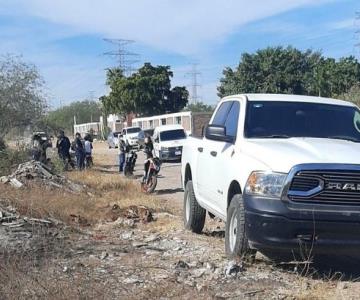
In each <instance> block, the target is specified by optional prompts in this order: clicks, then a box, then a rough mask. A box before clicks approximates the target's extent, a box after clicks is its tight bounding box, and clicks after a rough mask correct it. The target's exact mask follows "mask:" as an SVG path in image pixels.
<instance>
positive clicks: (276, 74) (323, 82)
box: [218, 47, 360, 98]
mask: <svg viewBox="0 0 360 300" xmlns="http://www.w3.org/2000/svg"><path fill="white" fill-rule="evenodd" d="M359 82H360V63H359V62H358V60H357V59H356V58H355V57H354V56H349V57H343V58H340V59H339V60H335V59H334V58H326V57H324V56H323V55H322V54H321V53H320V52H318V51H312V50H306V51H301V50H298V49H295V48H293V47H287V48H283V47H269V48H266V49H261V50H258V51H256V52H255V53H253V54H251V53H244V54H242V56H241V59H240V62H239V65H238V66H237V67H236V68H234V69H233V68H230V67H227V68H225V69H224V71H223V77H222V78H221V79H220V86H219V87H218V95H219V97H223V96H227V95H231V94H240V93H278V94H297V95H312V96H322V97H333V98H337V97H343V95H344V94H345V93H347V92H348V91H350V89H351V88H352V87H353V86H355V85H356V84H358V83H359Z"/></svg>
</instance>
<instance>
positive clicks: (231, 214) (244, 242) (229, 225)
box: [225, 195, 256, 258]
mask: <svg viewBox="0 0 360 300" xmlns="http://www.w3.org/2000/svg"><path fill="white" fill-rule="evenodd" d="M225 252H226V255H227V256H228V257H230V258H235V257H251V256H254V255H255V253H256V250H253V249H250V247H249V242H248V239H247V236H246V218H245V209H244V203H243V199H242V196H241V195H235V196H234V197H233V198H232V200H231V203H230V205H229V208H228V211H227V219H226V229H225Z"/></svg>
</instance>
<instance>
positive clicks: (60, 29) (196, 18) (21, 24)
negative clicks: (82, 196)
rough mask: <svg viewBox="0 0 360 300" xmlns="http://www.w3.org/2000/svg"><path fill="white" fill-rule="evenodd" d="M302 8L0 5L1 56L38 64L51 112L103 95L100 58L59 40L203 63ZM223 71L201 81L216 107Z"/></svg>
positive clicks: (148, 1)
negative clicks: (120, 45)
mask: <svg viewBox="0 0 360 300" xmlns="http://www.w3.org/2000/svg"><path fill="white" fill-rule="evenodd" d="M329 1H334V0H318V1H316V5H319V4H322V3H324V2H329ZM269 2H271V3H269ZM306 5H314V1H313V0H276V1H269V0H252V1H248V0H177V1H176V0H131V1H130V0H129V1H125V0H101V1H96V0H12V1H6V0H0V15H2V16H6V17H7V18H13V20H14V21H13V22H10V24H7V23H6V22H5V23H3V24H1V22H0V38H1V39H2V43H1V44H0V52H15V53H23V54H24V56H25V59H26V60H30V61H32V62H34V63H35V64H36V65H38V66H39V67H40V71H41V73H42V74H43V76H44V77H45V80H46V82H47V85H48V88H49V95H50V96H51V98H52V99H55V100H53V102H52V104H53V105H54V106H56V105H58V101H59V99H61V100H62V101H64V102H66V101H69V100H78V99H81V98H85V97H87V96H88V95H89V91H90V90H95V91H96V92H95V93H96V95H97V96H100V95H101V94H102V93H104V92H105V90H106V87H105V86H104V80H105V72H104V70H103V68H104V67H105V66H104V59H103V58H99V57H97V58H94V57H91V56H89V55H84V56H81V55H79V54H75V53H72V52H70V51H68V52H67V50H64V49H63V48H61V46H59V45H60V44H61V40H63V39H66V38H68V37H74V36H75V37H76V36H80V35H82V34H88V35H91V36H93V35H94V34H95V35H98V36H99V37H109V38H127V39H134V40H136V41H137V42H138V43H137V45H139V44H140V45H145V46H149V47H153V48H155V49H158V50H160V51H167V52H173V53H177V54H182V55H186V56H192V57H194V58H195V59H201V60H204V58H205V57H207V56H208V55H210V56H211V54H209V52H210V51H208V49H210V48H211V46H212V45H218V44H219V43H221V42H224V41H225V40H226V39H227V38H228V37H229V36H230V35H231V34H232V33H234V32H236V30H238V29H239V27H241V26H243V25H245V24H248V23H250V22H254V21H257V20H260V19H263V18H266V17H270V16H274V15H276V14H279V13H282V12H285V11H288V10H291V9H295V8H298V7H302V6H306ZM254 26H255V27H254V28H255V29H256V28H257V27H256V24H254ZM297 26H299V25H296V26H295V25H291V26H290V24H283V23H281V22H280V21H279V22H276V21H273V22H272V23H271V24H269V23H268V24H267V25H265V26H264V27H258V29H260V30H263V31H278V30H280V31H282V32H283V33H290V31H291V32H292V31H298V30H301V29H302V28H299V27H297ZM59 41H60V42H59ZM54 42H56V43H54ZM160 53H161V52H160ZM207 59H209V60H210V63H214V62H211V57H207ZM202 62H204V61H202ZM159 63H162V62H159ZM216 63H220V62H218V61H217V62H216ZM172 69H173V71H174V74H175V75H176V77H175V78H174V81H173V83H174V84H181V85H187V86H188V85H189V83H190V78H186V77H184V74H185V73H186V71H185V70H188V69H189V67H188V66H178V67H177V68H172ZM221 69H222V66H220V65H219V66H217V67H216V68H215V69H214V70H212V71H208V72H207V73H212V74H215V73H216V74H217V73H219V74H217V75H216V74H215V75H212V76H211V78H200V82H201V83H202V87H201V88H200V89H199V95H200V96H201V97H202V99H203V100H204V101H205V102H208V103H214V102H216V101H217V96H216V86H217V84H218V81H217V79H218V78H216V77H217V76H220V73H221ZM204 73H206V72H204Z"/></svg>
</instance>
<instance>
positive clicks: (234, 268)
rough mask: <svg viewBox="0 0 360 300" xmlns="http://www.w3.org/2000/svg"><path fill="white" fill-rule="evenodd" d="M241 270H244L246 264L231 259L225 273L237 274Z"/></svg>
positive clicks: (227, 274) (228, 274)
mask: <svg viewBox="0 0 360 300" xmlns="http://www.w3.org/2000/svg"><path fill="white" fill-rule="evenodd" d="M241 271H244V266H243V265H242V264H238V263H237V262H236V261H234V260H232V261H229V263H228V264H227V266H226V267H225V269H224V273H225V275H226V276H236V275H237V274H238V273H239V272H241Z"/></svg>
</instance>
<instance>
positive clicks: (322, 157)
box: [181, 94, 360, 257]
mask: <svg viewBox="0 0 360 300" xmlns="http://www.w3.org/2000/svg"><path fill="white" fill-rule="evenodd" d="M181 173H182V174H181V175H182V184H183V187H184V190H185V193H184V224H185V227H186V228H187V229H189V230H192V231H193V232H196V233H200V232H201V231H202V229H203V227H204V222H205V217H206V212H207V211H208V212H209V215H211V216H213V215H215V216H217V217H219V218H221V219H222V220H224V221H225V222H226V230H225V251H226V253H227V255H228V256H229V257H236V256H243V255H248V254H253V253H254V252H255V251H256V250H270V251H275V252H283V251H285V252H291V251H295V252H297V251H300V250H301V249H300V248H304V247H308V248H309V249H312V250H313V251H314V253H315V252H318V253H321V252H327V253H329V252H331V251H336V252H339V251H346V252H347V253H349V252H352V251H357V252H358V251H359V250H360V111H359V109H358V108H357V107H356V106H355V105H354V104H352V103H349V102H345V101H341V100H334V99H328V98H319V97H307V96H296V95H272V94H244V95H235V96H229V97H226V98H224V99H222V100H221V102H220V103H219V104H218V106H217V108H216V110H215V112H214V114H213V116H212V118H211V120H210V123H209V125H208V126H207V127H206V129H205V136H204V137H203V139H195V138H189V139H188V141H187V143H186V144H185V145H184V148H183V154H182V170H181Z"/></svg>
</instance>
